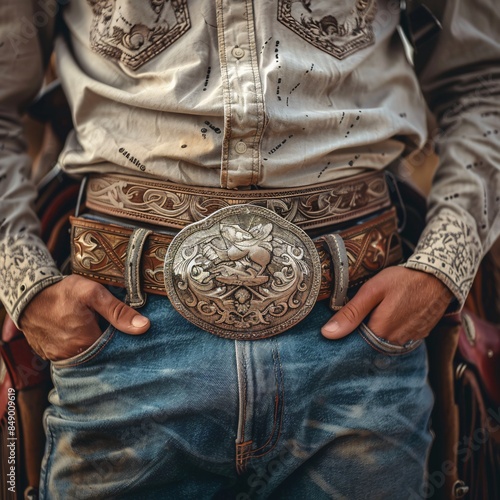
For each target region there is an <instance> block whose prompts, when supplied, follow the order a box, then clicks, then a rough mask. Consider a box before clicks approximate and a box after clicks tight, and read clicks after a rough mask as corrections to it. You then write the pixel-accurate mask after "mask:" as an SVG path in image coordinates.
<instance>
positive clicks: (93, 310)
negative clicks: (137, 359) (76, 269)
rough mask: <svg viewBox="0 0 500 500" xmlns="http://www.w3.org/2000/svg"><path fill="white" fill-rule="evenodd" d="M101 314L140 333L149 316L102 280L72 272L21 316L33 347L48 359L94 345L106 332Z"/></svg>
mask: <svg viewBox="0 0 500 500" xmlns="http://www.w3.org/2000/svg"><path fill="white" fill-rule="evenodd" d="M98 314H100V315H101V316H102V317H103V318H104V319H105V320H106V321H108V322H109V323H111V324H112V325H113V326H114V327H115V328H117V329H118V330H120V331H122V332H124V333H128V334H130V335H140V334H142V333H145V332H146V331H147V330H148V328H149V320H148V319H147V318H146V317H144V316H142V315H141V314H139V313H138V312H137V311H135V310H134V309H132V308H131V307H129V306H127V305H126V304H124V303H123V302H121V301H120V300H118V299H117V298H116V297H115V296H114V295H113V294H111V293H110V292H109V291H108V290H107V288H105V287H104V286H103V285H100V284H99V283H96V282H94V281H91V280H88V279H86V278H83V277H81V276H77V275H71V276H67V277H66V278H64V279H63V280H62V281H59V282H58V283H55V284H54V285H51V286H49V287H47V288H45V289H43V290H42V291H41V292H40V293H39V294H38V295H36V296H35V297H34V298H33V300H31V302H30V303H29V304H28V305H27V307H26V308H25V310H24V311H23V314H22V316H21V319H20V326H21V330H22V331H23V332H24V334H25V336H26V338H27V340H28V342H29V344H30V345H31V347H32V348H33V349H34V350H35V351H36V352H37V353H38V354H39V355H40V356H41V357H42V358H44V359H48V360H50V361H60V360H63V359H67V358H70V357H72V356H75V355H77V354H79V353H81V352H83V351H84V350H85V349H87V348H88V347H90V346H91V345H92V344H93V343H94V342H95V341H96V340H97V339H98V338H99V337H100V335H101V334H102V332H101V329H100V327H99V324H98V316H97V315H98Z"/></svg>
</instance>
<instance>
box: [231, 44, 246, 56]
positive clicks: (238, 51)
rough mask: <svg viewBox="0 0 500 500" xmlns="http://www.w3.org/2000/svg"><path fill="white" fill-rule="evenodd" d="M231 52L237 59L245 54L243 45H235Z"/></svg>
mask: <svg viewBox="0 0 500 500" xmlns="http://www.w3.org/2000/svg"><path fill="white" fill-rule="evenodd" d="M231 52H232V54H233V56H234V57H236V59H241V58H242V57H243V56H244V55H245V51H244V50H243V49H242V48H241V47H235V48H234V49H233V50H232V51H231Z"/></svg>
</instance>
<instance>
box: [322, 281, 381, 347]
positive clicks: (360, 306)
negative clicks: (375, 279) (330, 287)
mask: <svg viewBox="0 0 500 500" xmlns="http://www.w3.org/2000/svg"><path fill="white" fill-rule="evenodd" d="M380 301H381V297H380V293H375V291H374V290H373V287H371V286H368V283H367V284H365V285H363V286H362V287H361V288H360V289H359V290H358V292H357V293H356V295H354V297H353V298H352V299H351V300H350V301H349V302H348V303H347V304H346V305H345V306H344V307H342V309H340V310H339V311H338V312H337V313H336V314H335V315H334V316H333V317H332V318H331V319H330V321H328V323H326V324H325V325H324V326H323V328H322V329H321V333H322V334H323V336H324V337H326V338H327V339H340V338H342V337H345V336H346V335H349V334H350V333H351V332H353V331H354V330H355V329H356V328H357V327H358V326H359V324H360V323H361V322H362V321H363V319H364V318H366V316H368V314H369V313H370V312H371V311H372V309H374V308H375V307H376V306H377V305H378V304H379V303H380Z"/></svg>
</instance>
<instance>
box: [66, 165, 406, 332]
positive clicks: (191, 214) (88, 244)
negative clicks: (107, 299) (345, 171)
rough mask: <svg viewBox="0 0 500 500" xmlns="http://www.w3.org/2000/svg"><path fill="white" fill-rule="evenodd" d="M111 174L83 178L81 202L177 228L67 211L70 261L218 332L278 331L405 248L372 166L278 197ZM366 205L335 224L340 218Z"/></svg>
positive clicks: (335, 304)
mask: <svg viewBox="0 0 500 500" xmlns="http://www.w3.org/2000/svg"><path fill="white" fill-rule="evenodd" d="M112 179H113V177H112V176H101V177H94V178H91V179H90V183H89V185H88V189H87V206H88V207H90V208H93V209H94V210H98V211H99V212H104V213H107V214H112V215H115V216H117V215H118V216H121V217H125V218H127V219H135V220H141V221H143V222H144V221H146V222H149V223H151V222H154V223H155V225H156V226H165V227H168V228H172V227H173V228H180V227H183V229H182V230H181V231H180V232H178V233H177V234H176V235H175V236H174V235H172V234H167V233H165V232H162V230H161V228H157V229H151V226H144V227H140V228H136V229H132V228H129V227H126V226H122V225H119V224H108V223H103V222H100V221H97V220H91V219H88V218H83V217H76V218H75V217H73V218H72V219H71V224H72V267H73V272H74V273H76V274H80V275H83V276H86V277H88V278H91V279H94V280H96V281H99V282H101V283H103V284H108V285H115V286H120V287H125V288H126V289H127V293H128V300H129V303H130V304H131V305H132V306H135V307H140V306H141V305H143V304H144V301H145V297H144V294H143V291H145V292H150V293H155V294H160V295H168V297H169V299H170V301H171V303H172V305H173V306H174V307H175V308H176V309H177V310H178V311H179V312H180V313H181V314H182V315H183V316H184V317H186V318H187V319H188V320H189V321H191V322H192V323H194V324H196V325H198V326H200V327H201V328H202V329H204V330H206V331H209V332H211V333H214V334H216V335H219V336H222V337H226V338H232V339H258V338H265V337H269V336H271V335H276V334H278V333H281V332H282V331H285V330H287V329H288V328H290V327H291V326H293V325H294V324H296V323H298V322H299V321H301V320H302V319H303V318H304V317H305V316H306V315H307V314H308V313H309V312H310V310H311V309H312V307H313V306H314V304H315V302H316V301H317V300H324V299H327V298H330V305H331V306H332V308H334V309H337V308H339V307H341V306H342V305H343V304H344V303H345V300H346V297H347V292H348V290H350V291H353V290H355V289H356V287H358V286H359V285H360V284H362V283H363V282H364V281H366V280H367V279H368V278H370V277H371V276H373V274H375V273H376V272H377V271H379V270H381V269H382V268H384V267H386V266H388V265H394V264H397V263H399V262H400V261H401V258H402V249H401V241H400V237H399V234H398V225H397V216H396V211H395V209H394V208H388V209H387V210H385V211H382V213H380V212H381V211H380V208H383V207H387V206H388V205H390V200H389V195H388V192H387V191H388V190H387V186H386V184H385V181H384V179H383V177H382V176H381V174H380V173H375V174H373V173H372V174H365V175H363V176H357V177H356V178H354V179H353V178H350V179H349V181H348V182H346V181H344V183H343V184H342V183H341V182H339V181H336V182H332V183H324V184H321V185H319V186H315V187H312V188H300V189H296V190H293V189H291V190H272V193H273V194H274V195H275V196H277V194H276V193H278V195H279V197H277V198H270V197H264V196H262V192H261V191H252V190H250V191H245V192H244V193H243V195H242V193H240V192H239V191H238V192H227V191H224V190H210V189H203V188H194V189H191V188H189V189H188V188H183V187H179V186H176V187H175V189H176V191H174V187H173V186H174V185H172V184H168V183H161V182H157V181H150V180H144V179H141V180H140V182H139V183H137V184H133V182H135V180H137V179H136V178H126V179H123V178H122V177H120V179H119V180H118V181H117V180H114V181H113V182H112ZM342 186H343V187H342ZM165 187H166V189H165ZM265 192H266V194H267V195H269V193H270V191H269V190H266V191H265ZM262 205H264V206H262ZM221 207H222V208H221ZM349 207H351V209H350V208H349ZM269 208H272V209H273V210H270V209H269ZM377 210H378V211H377ZM376 211H377V212H376ZM373 212H376V215H373ZM319 213H322V214H323V218H322V217H320V216H319V215H318V214H319ZM353 213H354V214H355V216H353ZM368 213H372V216H370V217H369V218H368V219H365V220H364V221H363V222H357V223H352V224H349V227H348V228H347V229H342V230H340V231H339V224H338V223H339V222H344V221H346V220H352V219H357V220H358V221H359V217H361V216H363V215H366V214H368ZM207 214H209V215H208V216H207ZM278 214H279V215H278ZM291 221H293V222H291ZM325 221H326V223H325ZM300 226H302V228H307V229H308V230H310V229H311V228H314V231H309V234H310V235H312V234H313V233H314V234H317V233H318V232H319V231H321V232H323V233H326V234H322V235H320V236H318V237H315V238H314V240H312V239H311V237H310V236H309V235H308V234H306V232H304V231H303V229H301V228H300ZM322 226H323V227H322ZM341 226H345V225H341ZM318 228H321V230H319V229H318Z"/></svg>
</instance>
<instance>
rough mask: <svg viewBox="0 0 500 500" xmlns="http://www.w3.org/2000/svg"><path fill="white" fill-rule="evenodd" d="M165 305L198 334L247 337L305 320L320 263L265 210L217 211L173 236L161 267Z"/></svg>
mask: <svg viewBox="0 0 500 500" xmlns="http://www.w3.org/2000/svg"><path fill="white" fill-rule="evenodd" d="M164 276H165V287H166V290H167V294H168V297H169V299H170V301H171V303H172V305H173V306H174V307H175V309H177V311H178V312H179V313H180V314H182V315H183V316H184V317H185V318H186V319H188V320H189V321H190V322H192V323H194V324H195V325H197V326H199V327H200V328H202V329H203V330H206V331H208V332H210V333H213V334H215V335H219V336H221V337H225V338H231V339H238V340H250V339H259V338H265V337H270V336H273V335H277V334H278V333H281V332H283V331H285V330H288V329H289V328H291V327H292V326H293V325H295V324H296V323H298V322H299V321H301V320H302V319H304V318H305V317H306V316H307V315H308V314H309V312H310V311H311V309H312V307H313V306H314V304H315V302H316V299H317V297H318V293H319V288H320V282H321V265H320V259H319V256H318V252H317V250H316V247H315V245H314V243H313V242H312V240H311V239H310V238H309V236H307V234H306V233H305V232H304V231H303V230H301V229H300V228H298V227H297V226H295V225H294V224H292V223H290V222H288V221H287V220H285V219H283V218H282V217H280V216H279V215H277V214H276V213H274V212H272V211H271V210H268V209H267V208H264V207H259V206H255V205H236V206H230V207H225V208H222V209H220V210H218V211H216V212H214V213H213V214H212V215H210V216H209V217H207V218H205V219H203V220H202V221H200V222H195V223H193V224H191V225H189V226H187V227H186V228H184V229H183V230H182V231H180V232H179V233H178V234H177V235H176V237H175V238H174V240H173V241H172V243H171V244H170V246H169V248H168V251H167V254H166V256H165V264H164Z"/></svg>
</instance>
